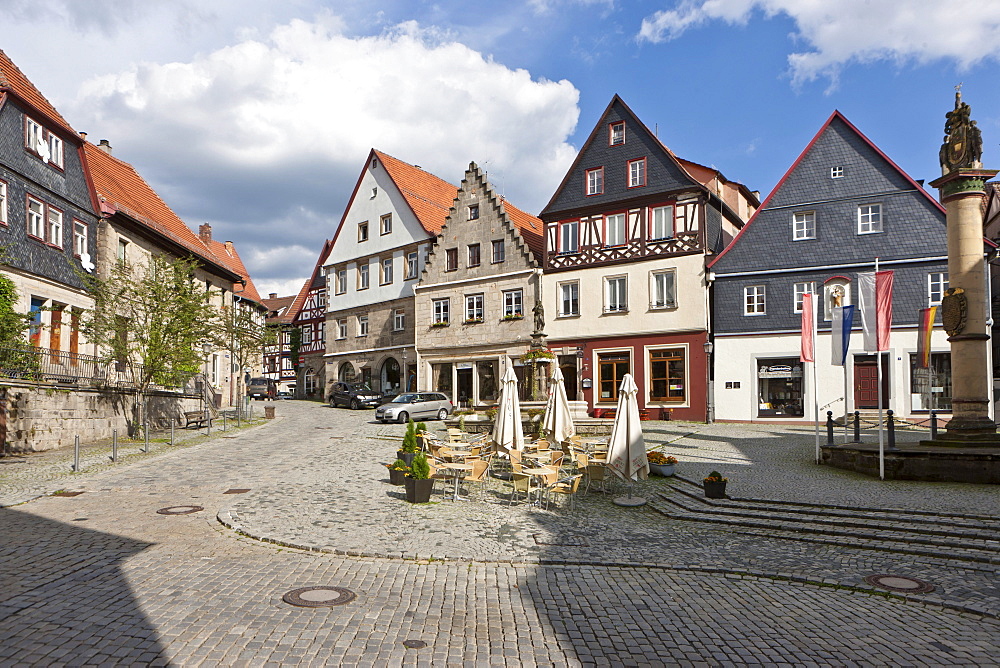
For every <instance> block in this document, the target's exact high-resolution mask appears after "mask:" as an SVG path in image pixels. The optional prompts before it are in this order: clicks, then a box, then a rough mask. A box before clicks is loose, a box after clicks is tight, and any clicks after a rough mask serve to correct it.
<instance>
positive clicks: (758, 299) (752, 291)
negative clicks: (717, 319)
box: [743, 285, 767, 316]
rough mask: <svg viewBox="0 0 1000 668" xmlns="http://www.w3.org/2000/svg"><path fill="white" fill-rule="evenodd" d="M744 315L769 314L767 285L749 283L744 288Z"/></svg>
mask: <svg viewBox="0 0 1000 668" xmlns="http://www.w3.org/2000/svg"><path fill="white" fill-rule="evenodd" d="M743 315H748V316H758V315H767V286H765V285H747V286H745V287H744V288H743Z"/></svg>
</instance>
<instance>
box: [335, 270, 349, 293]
mask: <svg viewBox="0 0 1000 668" xmlns="http://www.w3.org/2000/svg"><path fill="white" fill-rule="evenodd" d="M346 293H347V269H338V270H337V294H338V295H343V294H346Z"/></svg>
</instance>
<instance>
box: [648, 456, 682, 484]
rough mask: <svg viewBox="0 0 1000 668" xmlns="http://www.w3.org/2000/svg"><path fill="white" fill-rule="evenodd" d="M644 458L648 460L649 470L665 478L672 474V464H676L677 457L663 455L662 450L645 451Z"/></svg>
mask: <svg viewBox="0 0 1000 668" xmlns="http://www.w3.org/2000/svg"><path fill="white" fill-rule="evenodd" d="M646 460H647V461H648V462H649V470H650V471H651V472H652V473H655V474H657V475H661V476H663V477H665V478H667V477H670V476H672V475H673V474H674V466H676V465H677V458H676V457H671V456H669V455H665V454H663V453H662V452H648V453H646Z"/></svg>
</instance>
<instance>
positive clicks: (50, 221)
mask: <svg viewBox="0 0 1000 668" xmlns="http://www.w3.org/2000/svg"><path fill="white" fill-rule="evenodd" d="M46 208H47V210H46V212H45V241H46V242H48V243H50V244H52V245H53V246H59V247H60V248H62V243H63V212H62V211H60V210H59V209H57V208H55V207H52V206H49V207H46Z"/></svg>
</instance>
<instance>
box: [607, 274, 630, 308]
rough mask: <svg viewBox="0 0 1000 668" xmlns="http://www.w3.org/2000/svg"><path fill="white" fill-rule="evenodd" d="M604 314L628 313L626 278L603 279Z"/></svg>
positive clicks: (612, 277)
mask: <svg viewBox="0 0 1000 668" xmlns="http://www.w3.org/2000/svg"><path fill="white" fill-rule="evenodd" d="M604 312H605V313H627V312H628V276H627V275H624V274H622V275H618V276H605V277H604Z"/></svg>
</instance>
